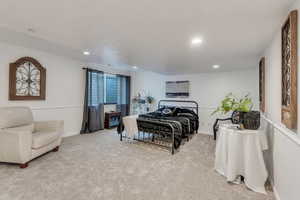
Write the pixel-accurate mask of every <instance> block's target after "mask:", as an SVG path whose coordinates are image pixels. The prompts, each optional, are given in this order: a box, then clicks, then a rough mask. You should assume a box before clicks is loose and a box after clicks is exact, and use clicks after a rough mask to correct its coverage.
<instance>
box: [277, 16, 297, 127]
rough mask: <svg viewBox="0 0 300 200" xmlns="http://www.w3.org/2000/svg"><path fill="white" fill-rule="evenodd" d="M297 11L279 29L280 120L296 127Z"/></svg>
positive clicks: (287, 125) (288, 125)
mask: <svg viewBox="0 0 300 200" xmlns="http://www.w3.org/2000/svg"><path fill="white" fill-rule="evenodd" d="M297 15H298V14H297V11H296V10H294V11H292V12H291V13H290V14H289V16H288V19H287V20H286V22H285V23H284V25H283V26H282V29H281V59H282V60H281V63H282V65H281V76H282V81H281V92H282V93H281V95H282V96H281V121H282V123H283V124H285V125H286V127H287V128H290V129H296V128H297V65H298V63H297V62H298V61H297V17H298V16H297Z"/></svg>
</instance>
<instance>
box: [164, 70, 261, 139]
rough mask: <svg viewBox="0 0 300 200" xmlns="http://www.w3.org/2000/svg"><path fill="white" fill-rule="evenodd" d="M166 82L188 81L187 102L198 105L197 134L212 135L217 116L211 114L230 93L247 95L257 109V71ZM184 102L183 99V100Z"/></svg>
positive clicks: (167, 78)
mask: <svg viewBox="0 0 300 200" xmlns="http://www.w3.org/2000/svg"><path fill="white" fill-rule="evenodd" d="M166 80H167V81H184V80H189V81H190V97H189V100H194V101H197V102H198V104H199V118H200V127H199V132H200V133H205V134H213V133H212V127H213V123H214V120H215V118H216V117H217V115H214V116H211V113H212V112H213V111H214V110H215V108H216V107H217V106H219V104H220V102H221V100H222V99H223V98H224V97H225V96H226V95H227V94H229V93H230V92H232V93H233V94H235V95H237V96H243V95H246V94H247V93H249V94H250V95H251V97H252V99H253V102H254V104H255V106H254V108H257V107H258V70H257V69H251V70H250V69H249V70H242V71H234V72H220V73H218V72H216V73H202V74H191V75H179V76H178V75H177V76H166ZM184 100H185V99H184Z"/></svg>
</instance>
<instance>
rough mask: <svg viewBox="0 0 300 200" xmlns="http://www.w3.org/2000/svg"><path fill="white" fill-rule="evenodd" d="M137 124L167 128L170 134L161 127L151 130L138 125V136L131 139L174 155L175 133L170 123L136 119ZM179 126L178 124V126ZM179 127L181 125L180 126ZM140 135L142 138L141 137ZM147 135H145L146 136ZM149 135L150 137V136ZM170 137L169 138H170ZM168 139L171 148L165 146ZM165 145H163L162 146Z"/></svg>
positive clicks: (121, 136)
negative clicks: (168, 151)
mask: <svg viewBox="0 0 300 200" xmlns="http://www.w3.org/2000/svg"><path fill="white" fill-rule="evenodd" d="M138 120H139V122H145V123H149V124H156V125H157V124H160V125H164V126H167V127H169V129H170V130H171V133H170V132H169V131H166V130H164V128H162V126H157V127H156V128H157V129H151V128H146V127H141V126H140V124H139V123H138V130H139V132H138V135H137V137H134V138H133V139H134V140H136V141H140V142H144V143H150V144H154V145H157V146H160V147H163V148H167V149H170V151H171V153H172V155H173V154H174V153H175V146H174V144H175V134H176V131H175V129H174V127H173V126H172V124H171V123H170V121H161V120H156V121H153V120H148V119H138ZM179 125H180V124H179ZM180 126H181V125H180ZM180 132H181V130H180ZM141 133H142V137H141ZM146 134H147V135H146ZM150 134H151V136H150ZM145 135H146V137H145ZM170 136H171V137H170ZM123 137H124V136H123V135H122V133H121V134H120V140H121V141H122V138H123ZM157 137H158V139H157ZM168 138H171V146H167V145H166V143H168ZM164 144H165V145H164Z"/></svg>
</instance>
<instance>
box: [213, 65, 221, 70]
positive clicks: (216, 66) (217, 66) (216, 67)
mask: <svg viewBox="0 0 300 200" xmlns="http://www.w3.org/2000/svg"><path fill="white" fill-rule="evenodd" d="M212 67H213V68H214V69H218V68H220V65H213V66H212Z"/></svg>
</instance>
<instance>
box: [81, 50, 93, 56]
mask: <svg viewBox="0 0 300 200" xmlns="http://www.w3.org/2000/svg"><path fill="white" fill-rule="evenodd" d="M90 54H91V53H90V52H89V51H84V52H83V55H86V56H88V55H90Z"/></svg>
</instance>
